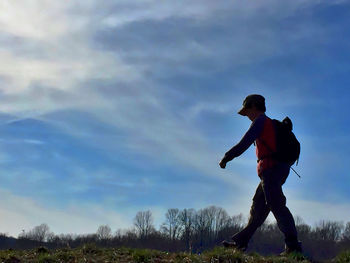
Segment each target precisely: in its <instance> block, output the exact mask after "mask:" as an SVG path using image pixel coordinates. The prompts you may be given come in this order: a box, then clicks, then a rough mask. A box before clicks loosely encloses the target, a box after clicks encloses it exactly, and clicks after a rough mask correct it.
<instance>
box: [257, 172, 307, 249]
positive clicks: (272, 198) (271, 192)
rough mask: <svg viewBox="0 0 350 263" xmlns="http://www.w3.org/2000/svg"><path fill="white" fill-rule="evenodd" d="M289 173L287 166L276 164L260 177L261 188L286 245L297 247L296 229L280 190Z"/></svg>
mask: <svg viewBox="0 0 350 263" xmlns="http://www.w3.org/2000/svg"><path fill="white" fill-rule="evenodd" d="M288 174H289V167H285V166H277V167H276V168H274V169H272V170H271V172H269V173H267V174H265V175H264V176H263V178H262V182H261V185H262V189H263V191H264V194H265V198H266V203H267V205H268V207H269V209H270V210H271V212H272V213H273V215H274V216H275V218H276V220H277V225H278V227H279V229H280V230H281V231H282V232H283V234H284V236H285V242H286V245H287V247H289V248H292V249H294V248H295V249H298V248H299V247H300V244H299V242H298V235H297V230H296V227H295V222H294V218H293V216H292V214H291V212H290V211H289V209H288V207H287V206H286V197H285V196H284V194H283V191H282V185H283V184H284V182H285V181H286V179H287V177H288Z"/></svg>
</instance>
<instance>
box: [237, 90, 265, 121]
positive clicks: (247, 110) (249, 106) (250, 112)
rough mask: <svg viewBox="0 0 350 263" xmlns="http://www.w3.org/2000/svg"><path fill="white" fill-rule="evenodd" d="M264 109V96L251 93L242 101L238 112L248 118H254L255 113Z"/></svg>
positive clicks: (262, 111) (259, 112) (257, 113)
mask: <svg viewBox="0 0 350 263" xmlns="http://www.w3.org/2000/svg"><path fill="white" fill-rule="evenodd" d="M265 111H266V107H265V98H264V97H263V96H261V95H258V94H251V95H249V96H247V97H246V98H245V100H244V101H243V107H242V108H241V109H240V110H239V111H238V114H240V115H242V116H247V117H248V118H249V119H250V120H254V119H255V117H256V115H259V114H261V113H264V112H265Z"/></svg>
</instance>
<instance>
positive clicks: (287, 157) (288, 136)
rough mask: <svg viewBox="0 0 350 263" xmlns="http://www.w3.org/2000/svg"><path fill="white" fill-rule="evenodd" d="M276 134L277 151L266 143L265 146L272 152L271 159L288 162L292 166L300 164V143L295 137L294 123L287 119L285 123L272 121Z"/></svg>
mask: <svg viewBox="0 0 350 263" xmlns="http://www.w3.org/2000/svg"><path fill="white" fill-rule="evenodd" d="M272 123H273V126H274V128H275V133H276V148H277V149H276V151H273V150H272V149H271V148H270V147H269V146H268V145H267V144H266V143H265V142H264V141H262V142H263V143H264V144H265V146H266V147H267V148H268V149H269V150H270V152H271V153H270V155H269V156H270V157H272V158H274V159H276V160H277V161H280V162H286V163H288V164H289V165H290V166H292V165H293V164H294V163H295V162H297V164H298V160H299V155H300V143H299V141H298V139H297V138H296V137H295V135H294V133H293V132H292V130H293V124H292V121H291V120H290V119H289V118H288V117H286V118H284V120H283V121H279V120H276V119H273V120H272Z"/></svg>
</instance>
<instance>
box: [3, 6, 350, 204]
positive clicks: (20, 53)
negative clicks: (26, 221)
mask: <svg viewBox="0 0 350 263" xmlns="http://www.w3.org/2000/svg"><path fill="white" fill-rule="evenodd" d="M2 5H3V8H4V12H2V13H1V14H0V24H1V25H0V30H1V34H0V45H1V46H2V47H3V51H2V52H1V54H0V55H1V57H2V63H1V66H0V84H1V88H0V99H1V104H0V110H1V111H3V112H6V113H10V114H14V115H16V116H18V118H19V119H20V120H22V118H26V117H33V118H35V119H36V120H37V119H39V120H44V121H45V123H47V124H48V123H50V124H52V125H53V126H54V127H55V129H54V130H50V132H48V133H47V134H46V137H45V136H44V137H42V136H41V137H40V136H39V138H38V137H35V135H37V134H38V132H39V130H40V129H39V128H40V127H41V126H38V127H37V128H36V129H34V130H31V129H30V127H32V126H31V125H30V123H29V124H28V123H27V124H26V125H23V126H22V128H21V126H13V130H12V131H18V130H21V131H22V132H25V133H26V134H28V133H29V135H30V136H24V135H23V134H22V133H21V134H20V135H19V134H17V135H16V136H17V137H18V138H16V136H14V137H11V136H9V137H7V138H6V139H7V142H8V143H9V142H18V143H17V146H16V145H11V147H10V146H9V145H6V143H5V142H3V141H2V142H1V147H2V148H3V147H4V148H3V149H4V152H6V151H7V153H4V155H3V156H2V157H1V156H0V159H1V160H2V162H3V163H8V164H9V163H11V162H12V164H13V163H14V160H16V159H13V157H14V156H15V154H14V151H17V152H19V153H21V154H23V160H24V163H22V165H23V166H26V169H23V170H18V171H15V172H14V174H17V176H19V175H20V174H22V173H25V172H26V173H27V172H28V173H30V174H31V175H32V174H35V170H36V169H37V171H38V173H37V176H38V177H37V178H36V177H35V178H33V181H35V180H38V182H47V181H45V180H46V179H47V180H49V182H50V176H51V175H50V173H51V172H52V171H53V170H54V169H56V172H57V173H58V172H60V173H61V174H63V176H62V178H63V179H64V180H63V181H62V185H60V183H57V185H59V186H60V187H62V188H61V189H64V187H63V185H64V184H67V183H68V185H69V186H68V188H67V193H71V194H72V195H73V196H74V197H77V196H78V195H79V194H81V196H80V198H88V197H87V194H86V193H87V192H88V191H92V193H93V194H92V197H90V198H91V199H93V198H96V199H98V198H102V197H103V198H106V196H104V195H103V194H101V189H103V187H105V188H107V189H108V194H110V193H111V192H112V190H113V187H116V189H118V190H119V191H121V192H120V193H121V194H119V196H123V193H124V192H123V191H126V190H125V188H126V189H127V188H130V187H133V188H134V187H136V188H137V187H141V186H147V187H148V188H147V189H148V190H149V189H151V188H152V187H154V188H155V189H157V191H159V192H161V193H163V194H164V193H165V190H166V191H170V190H171V183H173V181H172V180H175V179H172V180H170V179H163V180H164V181H161V179H160V178H159V177H161V176H164V175H168V173H169V172H168V171H169V170H172V172H173V174H172V175H173V177H175V178H181V179H182V180H183V183H186V182H188V181H187V180H188V179H186V176H188V178H190V179H191V180H193V181H195V180H197V181H203V184H201V187H202V188H201V190H199V191H198V192H196V193H194V194H193V196H194V197H193V199H194V200H192V202H193V204H197V205H201V204H203V205H204V204H207V203H209V202H210V198H212V197H211V196H206V197H203V198H202V199H203V200H201V194H203V193H204V192H205V191H210V187H208V185H209V186H211V187H213V188H214V187H220V186H219V185H215V184H214V183H213V182H214V181H215V180H218V181H219V182H220V183H221V185H222V184H225V186H227V187H232V191H233V192H234V193H235V195H236V196H242V197H241V198H239V199H237V197H236V199H234V200H237V201H236V202H235V207H237V210H241V209H244V208H243V207H242V208H240V206H239V203H240V201H238V200H243V198H245V197H247V196H248V195H247V189H250V187H251V183H252V182H254V180H257V178H256V174H255V167H254V166H255V163H253V160H254V155H253V151H252V150H250V151H249V152H248V153H247V154H245V155H244V156H242V157H241V159H237V160H234V162H232V163H230V165H229V167H228V169H227V170H225V171H223V170H220V169H219V168H218V164H217V163H218V161H219V160H220V158H221V157H222V155H223V153H224V152H225V151H226V150H228V148H229V147H231V146H232V145H233V144H234V143H235V142H236V141H238V139H239V138H240V136H241V135H242V134H243V132H244V131H245V129H246V128H247V127H248V125H249V123H248V122H247V121H245V120H241V119H238V118H233V117H232V118H231V116H232V114H233V113H234V111H236V110H237V109H238V108H239V106H240V105H241V103H242V100H243V98H244V97H245V96H246V95H247V94H248V93H261V92H263V93H264V94H265V96H266V97H267V98H269V100H268V102H269V103H270V104H269V110H270V112H271V113H272V115H278V114H281V112H283V114H288V115H290V113H291V114H293V116H295V118H293V120H296V121H295V123H296V124H297V125H296V127H300V128H298V129H300V131H302V133H299V134H302V136H303V138H308V139H307V142H306V144H307V143H310V144H309V145H308V146H307V148H304V149H306V151H305V156H308V155H309V154H310V155H311V154H316V153H315V152H314V151H312V148H313V147H315V145H316V146H317V145H320V144H318V142H317V141H316V142H315V141H312V139H310V137H311V138H315V137H314V136H315V130H317V131H323V129H322V127H324V126H323V125H325V124H324V121H323V120H324V119H325V116H324V115H322V116H321V117H320V118H319V119H320V121H317V120H314V116H320V115H318V114H319V113H318V112H319V111H320V109H322V112H326V110H327V109H328V108H327V107H326V106H324V105H325V104H326V103H328V101H329V99H332V103H334V101H335V98H337V97H338V96H337V95H332V94H329V93H330V92H326V91H325V90H326V89H325V88H322V89H321V88H317V89H316V88H315V87H323V86H321V84H323V83H324V82H325V81H328V83H332V81H335V80H336V79H339V78H338V77H339V75H338V74H339V68H342V66H339V68H337V69H334V70H331V69H330V68H329V67H324V66H320V65H328V62H329V61H330V62H332V65H335V64H337V65H338V63H333V62H338V56H339V54H337V53H336V51H333V50H338V49H336V48H333V47H334V46H332V45H335V46H336V47H340V48H342V47H343V46H342V44H341V43H342V41H334V40H333V39H337V40H340V36H343V34H342V32H343V31H342V27H340V29H337V28H338V27H337V25H338V24H337V23H335V24H331V25H328V23H325V22H327V21H328V19H327V17H329V13H328V12H327V9H328V8H330V7H332V8H333V7H334V6H336V5H340V6H338V7H339V8H344V6H345V5H346V4H344V3H342V2H337V3H336V4H334V2H331V1H328V2H326V3H322V4H320V3H319V1H306V0H303V1H301V0H299V1H287V2H283V3H281V2H280V1H277V0H269V1H267V2H266V1H265V2H264V3H260V2H256V1H251V2H242V3H237V2H232V3H231V2H230V3H228V2H227V1H215V3H214V2H213V1H209V0H206V1H199V0H198V1H197V0H193V1H190V2H189V1H176V2H174V1H173V2H169V1H163V2H161V3H160V2H159V1H154V0H142V1H118V2H115V1H104V2H103V3H100V2H97V1H74V2H62V1H61V2H57V3H54V4H53V3H51V2H49V1H41V2H40V3H37V4H32V3H31V2H30V1H24V2H23V1H5V2H4V3H3V4H2ZM334 8H335V7H334ZM336 10H338V12H340V11H339V9H336ZM339 14H340V15H342V13H341V12H340V13H339ZM343 16H344V15H342V16H340V17H343ZM315 18H317V19H316V20H315ZM325 25H326V26H325ZM346 29H347V27H346ZM330 36H331V37H330ZM335 43H340V44H335ZM344 43H346V41H344ZM343 48H344V47H343ZM341 50H342V49H341ZM344 50H345V49H344ZM329 51H331V52H329ZM345 51H346V50H345ZM345 61H347V58H346V56H345V60H344V63H345V64H346V63H347V62H345ZM321 62H322V63H321ZM340 65H344V64H342V63H340ZM345 68H346V67H345ZM345 73H347V72H345ZM345 73H344V72H343V74H345ZM332 74H334V75H332ZM319 75H322V77H320V76H319ZM345 75H346V74H345ZM341 76H342V75H341ZM327 77H328V78H327ZM343 77H344V76H343ZM346 77H347V75H346ZM320 90H321V91H320ZM336 90H337V91H341V88H336ZM344 97H345V96H344ZM342 102H344V104H346V102H347V100H346V99H344V100H342ZM332 105H333V106H334V104H332ZM296 108H298V109H299V110H296ZM327 116H328V115H327ZM345 117H346V116H345ZM16 118H17V117H16ZM328 118H329V119H330V120H331V117H329V116H328ZM5 119H6V120H7V121H8V120H9V119H7V118H5ZM1 120H2V118H1ZM10 120H12V119H10ZM310 120H313V121H312V123H310V122H311V121H310ZM4 123H6V124H8V123H7V122H6V121H4ZM21 123H23V122H21ZM12 124H13V123H12ZM17 124H18V123H17ZM298 124H299V125H298ZM326 125H329V124H326ZM337 125H339V120H333V122H332V125H330V126H332V127H341V128H343V127H344V126H346V125H339V126H337ZM44 128H45V127H44ZM46 128H47V127H46ZM56 129H57V130H60V132H59V133H57V130H56ZM347 129H348V128H347V127H345V129H344V130H345V131H346V130H347ZM51 132H53V133H51ZM329 133H331V132H330V131H329ZM52 134H54V136H53V135H52ZM344 134H345V132H344ZM7 135H8V134H7ZM50 135H51V136H52V137H54V138H55V139H56V141H55V140H50V138H51V139H52V137H50ZM325 135H328V134H327V132H324V134H322V136H325ZM304 136H305V137H304ZM307 136H309V137H307ZM338 139H339V138H338ZM305 141H306V140H305ZM21 142H24V144H25V145H26V146H25V147H19V145H18V144H19V143H21ZM341 142H344V140H339V142H338V143H339V144H341ZM40 143H42V144H40ZM314 143H315V144H314ZM322 145H323V146H327V147H326V148H327V149H329V148H330V146H329V145H327V144H322ZM337 145H338V144H337ZM6 147H7V148H6ZM101 152H102V153H104V154H100V153H101ZM8 153H10V154H8ZM25 153H30V155H25ZM95 153H97V154H95ZM21 154H20V156H22V155H21ZM28 156H30V157H28ZM79 156H81V157H82V158H78V157H79ZM329 156H330V157H332V160H334V161H335V160H336V157H337V155H334V153H333V152H332V153H330V154H329ZM319 157H320V156H318V157H316V158H315V160H317V161H325V160H326V158H325V157H324V158H319ZM69 158H71V159H72V160H74V161H76V164H74V163H73V161H71V160H70V159H69ZM40 159H41V160H46V161H47V164H42V163H40V162H39V160H40ZM250 161H251V162H250ZM57 162H58V163H59V164H60V165H59V166H58V165H57ZM310 163H311V162H310ZM46 165H48V166H46ZM312 165H313V163H312V164H308V166H306V165H305V166H304V167H306V168H303V169H305V171H307V172H310V173H311V171H312V167H311V166H312ZM323 165H324V166H322V167H325V166H327V165H326V163H325V162H323ZM77 166H81V167H82V168H80V169H79V168H77ZM102 166H105V167H107V168H106V169H102V168H101V167H102ZM28 167H29V168H28ZM38 167H41V168H43V169H42V170H40V169H39V168H38ZM320 167H321V166H320ZM328 167H329V166H328ZM6 168H8V169H10V168H9V167H6ZM12 168H13V167H12ZM22 168H23V167H22ZM118 169H120V170H118ZM144 169H146V172H144ZM152 169H153V171H152ZM329 169H330V168H329ZM113 170H115V173H112V172H111V171H113ZM316 170H317V171H318V172H320V171H321V170H322V169H321V168H319V169H316ZM33 171H34V172H33ZM48 171H49V172H48ZM12 172H13V171H12ZM94 173H95V174H94ZM152 173H153V174H152ZM157 173H159V174H160V175H157ZM54 174H55V175H57V174H56V173H54ZM124 174H127V175H128V176H129V178H128V179H129V180H126V179H125V178H121V177H122V175H124ZM182 174H184V177H183V178H182V177H181V175H182ZM228 174H230V176H228ZM142 175H143V176H142ZM40 176H41V177H40ZM45 176H47V177H46V179H45ZM69 176H71V177H70V178H69ZM89 176H91V177H89ZM113 176H115V177H116V178H115V179H116V180H115V181H114V182H112V183H111V184H112V185H113V187H112V186H108V184H107V183H105V182H104V181H106V180H108V178H110V177H113ZM253 176H254V177H253ZM130 177H133V179H130ZM16 178H17V177H16ZM62 178H61V179H62ZM311 178H312V179H310V181H308V186H310V185H311V184H312V180H314V178H315V175H313V176H312V177H311ZM124 179H125V180H124ZM55 180H57V179H55ZM55 180H52V181H51V182H56V181H55ZM167 180H169V181H167ZM159 182H161V183H165V184H166V182H168V183H169V184H168V185H167V186H166V187H164V188H163V189H162V188H161V187H159V185H160V184H159ZM38 184H39V183H38ZM207 184H208V185H207ZM55 185H56V184H55ZM179 185H180V183H178V185H177V186H178V188H176V190H177V189H180V187H179ZM189 185H190V186H191V187H192V186H195V183H194V182H192V181H191V184H189ZM37 186H38V185H36V187H37ZM94 186H96V187H94ZM157 186H158V187H159V188H157ZM108 187H110V188H108ZM189 188H190V187H189ZM305 188H306V187H304V188H303V192H306V191H308V190H307V189H305ZM123 189H124V190H123ZM176 190H174V193H173V194H174V196H175V194H176ZM226 190H227V189H226ZM212 191H213V192H212V195H217V194H218V192H217V191H216V190H212ZM227 192H228V191H227ZM227 192H226V193H227ZM147 194H149V192H147V191H145V192H144V193H141V194H140V195H137V196H136V197H135V199H128V197H127V198H126V199H123V198H120V197H118V198H119V199H118V198H117V200H119V201H120V202H122V201H123V200H124V201H125V200H127V201H130V200H131V201H132V202H135V203H137V200H136V199H137V198H139V199H142V198H143V201H144V203H143V205H144V206H146V205H150V204H149V203H148V204H147V202H148V201H149V202H150V203H151V202H153V201H154V202H155V200H154V195H147ZM315 194H317V192H316V191H315ZM145 196H148V197H149V199H147V198H144V197H145ZM225 196H226V195H225ZM222 198H223V199H225V197H222ZM77 199H78V198H77ZM195 199H198V201H197V200H195ZM90 201H91V200H90ZM119 201H118V202H119ZM168 201H169V202H170V200H168ZM177 201H178V203H177V204H183V203H182V202H183V200H177ZM217 201H218V202H220V200H219V198H218V199H217ZM116 202H117V201H116ZM125 202H126V201H125ZM152 205H154V203H152ZM174 205H176V203H174ZM238 208H239V209H238ZM231 211H235V209H234V208H233V207H232V209H231Z"/></svg>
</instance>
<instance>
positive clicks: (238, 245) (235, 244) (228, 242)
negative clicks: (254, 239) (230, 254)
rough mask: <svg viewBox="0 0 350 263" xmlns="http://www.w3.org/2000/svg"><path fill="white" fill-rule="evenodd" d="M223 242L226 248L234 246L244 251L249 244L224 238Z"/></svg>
mask: <svg viewBox="0 0 350 263" xmlns="http://www.w3.org/2000/svg"><path fill="white" fill-rule="evenodd" d="M221 244H222V245H223V246H224V247H226V248H234V249H237V250H239V251H242V252H244V251H246V250H247V245H242V244H239V243H237V242H235V241H231V242H230V241H226V240H224V241H222V242H221Z"/></svg>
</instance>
